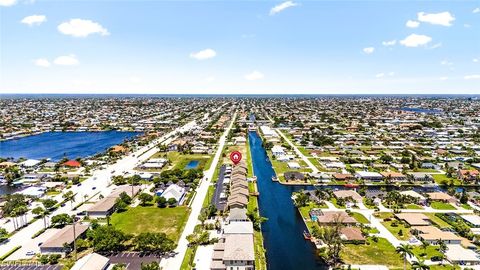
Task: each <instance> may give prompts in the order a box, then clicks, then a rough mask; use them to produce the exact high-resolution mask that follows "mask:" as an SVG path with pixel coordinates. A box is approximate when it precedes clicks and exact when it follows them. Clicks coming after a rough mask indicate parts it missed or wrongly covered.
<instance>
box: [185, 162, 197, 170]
mask: <svg viewBox="0 0 480 270" xmlns="http://www.w3.org/2000/svg"><path fill="white" fill-rule="evenodd" d="M199 163H200V162H199V161H198V160H190V161H189V162H188V164H187V165H185V170H191V169H196V168H197V167H198V164H199Z"/></svg>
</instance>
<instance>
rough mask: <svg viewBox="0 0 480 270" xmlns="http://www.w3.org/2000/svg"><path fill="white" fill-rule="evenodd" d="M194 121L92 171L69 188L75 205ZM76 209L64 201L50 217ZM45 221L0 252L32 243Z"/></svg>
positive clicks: (19, 255)
mask: <svg viewBox="0 0 480 270" xmlns="http://www.w3.org/2000/svg"><path fill="white" fill-rule="evenodd" d="M194 124H195V121H191V122H189V123H187V124H185V125H184V126H182V127H179V128H177V129H175V130H173V131H171V132H169V133H168V134H165V135H164V136H162V137H160V138H158V139H156V140H154V141H153V142H151V143H150V144H148V145H146V146H144V147H141V148H140V149H138V150H137V151H135V152H134V153H131V154H129V155H128V156H126V157H123V158H122V159H120V160H118V161H117V162H116V163H114V164H112V165H109V166H107V167H106V168H105V169H101V170H97V171H94V172H93V173H92V176H91V177H89V178H88V179H86V180H85V181H83V182H82V185H81V186H72V188H70V189H69V190H71V191H73V192H74V193H75V194H76V196H75V202H74V205H76V204H78V203H80V202H82V201H83V199H84V195H89V196H92V195H94V194H96V193H97V192H101V193H102V194H104V195H107V194H109V193H110V192H111V190H112V188H113V187H112V186H109V185H110V182H111V181H110V179H111V177H112V175H118V174H122V172H123V171H128V170H132V169H133V168H135V166H136V164H138V163H140V162H142V161H144V160H146V159H147V158H149V157H150V156H151V155H153V154H154V153H155V152H157V149H156V145H157V144H158V143H161V142H164V143H168V142H169V141H170V140H172V138H171V137H173V136H175V134H177V133H178V132H183V131H186V130H188V129H189V128H191V127H192V126H194ZM55 199H56V200H57V201H62V200H63V199H62V194H59V195H57V196H56V197H55ZM74 212H75V211H72V209H71V205H70V203H67V204H65V206H64V207H59V208H58V209H57V210H55V211H54V212H53V213H51V215H50V216H54V215H58V214H61V213H67V214H74ZM43 226H44V225H43V220H41V219H39V220H37V221H35V222H33V223H31V224H30V225H28V226H26V227H24V228H22V229H21V230H20V231H18V232H17V233H15V234H14V235H13V236H12V237H10V239H9V241H8V242H4V243H3V244H1V245H0V254H1V255H3V254H6V253H8V252H9V251H10V250H12V249H13V248H15V247H16V246H18V245H19V243H22V245H27V243H29V242H33V240H32V239H31V236H32V235H34V234H35V233H36V232H38V231H40V230H41V229H42V228H43ZM20 258H29V256H26V255H25V251H24V249H20V250H18V251H16V252H15V253H14V254H12V255H11V256H9V257H8V258H7V260H12V259H20Z"/></svg>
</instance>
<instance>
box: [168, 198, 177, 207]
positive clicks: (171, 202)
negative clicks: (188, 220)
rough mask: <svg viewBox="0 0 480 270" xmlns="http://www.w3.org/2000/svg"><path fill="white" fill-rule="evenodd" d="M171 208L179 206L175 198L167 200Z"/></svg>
mask: <svg viewBox="0 0 480 270" xmlns="http://www.w3.org/2000/svg"><path fill="white" fill-rule="evenodd" d="M167 203H168V205H169V206H175V205H176V204H177V200H175V198H170V199H168V200H167Z"/></svg>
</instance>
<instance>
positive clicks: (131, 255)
mask: <svg viewBox="0 0 480 270" xmlns="http://www.w3.org/2000/svg"><path fill="white" fill-rule="evenodd" d="M107 257H108V258H109V259H110V263H111V264H117V263H123V264H125V265H126V266H127V269H130V270H138V269H140V265H141V264H142V262H144V263H150V262H158V263H160V260H161V259H162V258H161V257H160V256H156V255H141V254H140V253H138V252H121V253H117V254H115V255H111V256H107Z"/></svg>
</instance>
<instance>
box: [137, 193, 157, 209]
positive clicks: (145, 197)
mask: <svg viewBox="0 0 480 270" xmlns="http://www.w3.org/2000/svg"><path fill="white" fill-rule="evenodd" d="M138 199H139V200H140V202H141V205H142V206H145V205H147V203H149V202H151V201H152V200H153V196H152V195H150V194H148V193H141V194H140V195H138Z"/></svg>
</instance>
